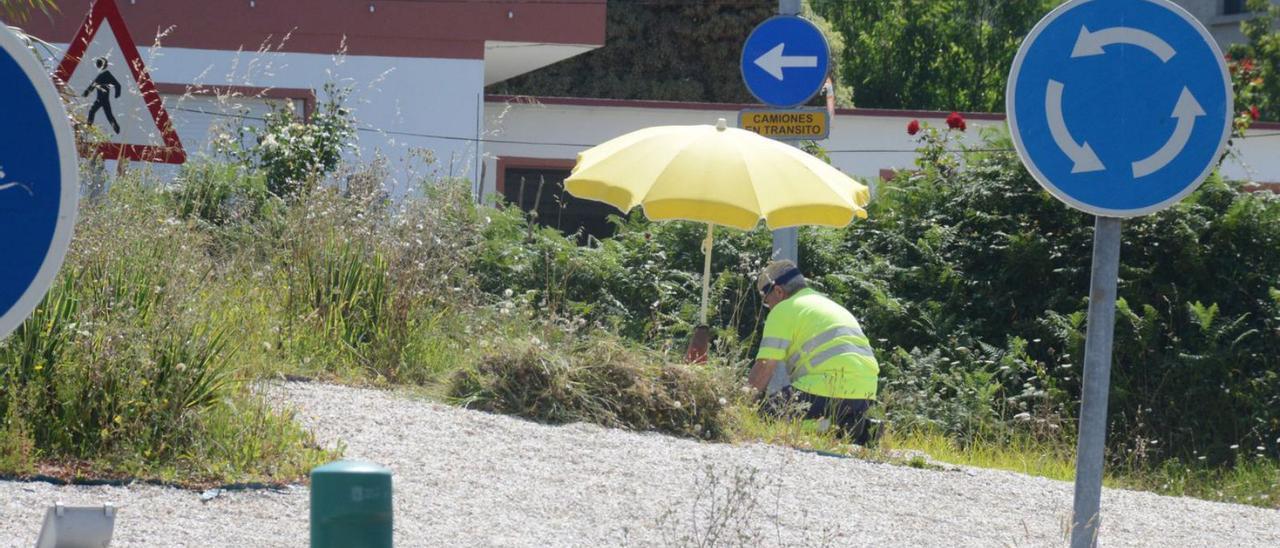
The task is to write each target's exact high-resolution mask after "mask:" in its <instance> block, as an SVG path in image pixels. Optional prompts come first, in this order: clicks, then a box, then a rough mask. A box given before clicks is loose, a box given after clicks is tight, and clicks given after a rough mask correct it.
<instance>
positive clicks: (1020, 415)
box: [1013, 411, 1031, 421]
mask: <svg viewBox="0 0 1280 548" xmlns="http://www.w3.org/2000/svg"><path fill="white" fill-rule="evenodd" d="M1013 418H1014V420H1020V421H1029V420H1031V413H1028V412H1026V411H1023V412H1021V413H1018V414H1017V415H1014V416H1013Z"/></svg>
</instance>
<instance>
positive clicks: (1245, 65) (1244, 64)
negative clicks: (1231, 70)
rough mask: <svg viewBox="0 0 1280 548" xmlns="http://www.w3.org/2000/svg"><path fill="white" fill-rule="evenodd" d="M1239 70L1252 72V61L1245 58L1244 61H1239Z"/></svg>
mask: <svg viewBox="0 0 1280 548" xmlns="http://www.w3.org/2000/svg"><path fill="white" fill-rule="evenodd" d="M1240 68H1241V69H1243V70H1244V71H1245V72H1249V71H1252V70H1253V59H1249V58H1245V60H1244V61H1240Z"/></svg>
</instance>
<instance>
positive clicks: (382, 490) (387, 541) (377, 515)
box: [311, 460, 392, 548]
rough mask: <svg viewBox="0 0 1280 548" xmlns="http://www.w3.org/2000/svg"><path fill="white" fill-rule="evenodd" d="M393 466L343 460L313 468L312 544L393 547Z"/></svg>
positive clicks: (320, 546)
mask: <svg viewBox="0 0 1280 548" xmlns="http://www.w3.org/2000/svg"><path fill="white" fill-rule="evenodd" d="M391 514H392V510H391V470H388V469H386V468H383V467H381V466H379V465H377V464H374V463H371V462H362V461H354V460H340V461H335V462H331V463H329V464H326V465H324V466H319V467H316V468H315V469H314V470H312V471H311V548H331V547H332V548H338V547H341V548H390V547H391Z"/></svg>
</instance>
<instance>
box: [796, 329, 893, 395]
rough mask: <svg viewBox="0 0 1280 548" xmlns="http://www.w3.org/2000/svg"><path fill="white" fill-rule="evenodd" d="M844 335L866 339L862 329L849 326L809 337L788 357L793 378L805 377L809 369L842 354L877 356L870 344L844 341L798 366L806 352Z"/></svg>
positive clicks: (873, 357) (872, 357)
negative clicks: (805, 364)
mask: <svg viewBox="0 0 1280 548" xmlns="http://www.w3.org/2000/svg"><path fill="white" fill-rule="evenodd" d="M844 335H848V336H853V337H859V338H862V339H864V340H865V339H866V335H863V334H862V331H859V330H857V329H855V328H853V327H849V326H840V327H834V328H831V329H828V330H826V331H823V332H822V333H819V334H817V335H815V336H814V337H813V338H812V339H809V340H808V341H806V342H805V343H804V344H803V345H802V346H801V347H800V348H801V351H800V352H797V353H795V354H793V355H792V356H791V357H790V358H788V359H787V371H788V372H790V376H791V380H792V381H793V382H794V381H795V380H796V379H799V378H802V377H804V376H805V375H808V374H809V369H811V368H815V367H818V366H819V365H822V364H823V363H824V362H826V361H827V360H830V359H831V358H834V357H836V356H839V355H841V354H858V355H860V356H866V357H868V358H871V359H873V360H874V359H875V358H876V354H875V352H874V351H873V350H872V349H871V347H870V346H866V345H856V344H851V343H844V344H837V345H835V346H833V347H831V348H828V349H826V350H823V351H822V352H819V353H817V354H815V355H813V356H812V357H810V358H809V364H808V365H807V366H804V367H797V366H798V365H799V364H800V359H801V357H802V356H803V355H804V354H808V353H810V352H812V351H813V350H815V349H817V348H818V347H820V346H822V345H824V344H826V343H829V342H831V341H833V340H835V339H836V338H837V337H840V336H844Z"/></svg>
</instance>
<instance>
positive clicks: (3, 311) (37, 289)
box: [0, 25, 80, 338]
mask: <svg viewBox="0 0 1280 548" xmlns="http://www.w3.org/2000/svg"><path fill="white" fill-rule="evenodd" d="M0 83H2V84H0V263H3V264H4V267H3V268H0V338H4V337H6V336H8V334H9V333H10V332H12V331H13V330H14V328H16V327H17V326H18V325H20V324H21V323H22V322H23V321H24V320H25V319H26V318H27V315H28V314H30V313H31V311H32V310H34V309H35V307H36V305H37V304H39V303H40V299H42V298H43V297H44V294H45V292H46V291H47V290H48V289H49V286H50V285H51V284H52V283H53V279H54V276H55V275H56V274H57V273H58V268H59V267H61V266H62V259H63V257H64V256H65V255H66V252H67V246H68V244H70V242H71V233H72V230H73V228H74V226H75V219H76V204H77V202H78V199H79V191H80V184H79V180H78V179H77V165H76V162H77V157H76V154H75V147H74V146H73V141H72V135H71V125H70V122H69V121H68V120H67V114H66V111H65V110H64V109H63V106H62V101H61V100H60V99H59V97H58V93H57V91H56V90H55V89H54V87H53V82H52V81H51V80H50V79H49V75H48V74H47V73H46V72H45V70H44V69H43V67H41V66H40V63H38V62H37V61H36V57H35V54H34V53H33V52H32V51H31V50H30V49H28V48H27V46H26V45H25V44H24V43H23V42H22V41H21V40H19V39H18V37H17V36H16V35H14V33H13V32H12V31H10V30H9V29H8V28H7V27H4V26H3V25H0Z"/></svg>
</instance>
